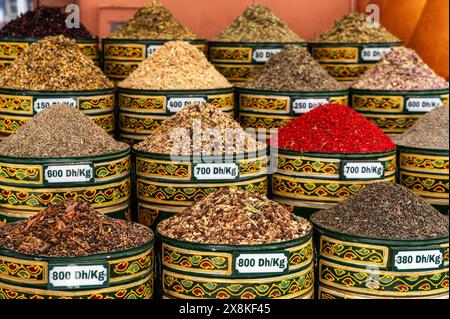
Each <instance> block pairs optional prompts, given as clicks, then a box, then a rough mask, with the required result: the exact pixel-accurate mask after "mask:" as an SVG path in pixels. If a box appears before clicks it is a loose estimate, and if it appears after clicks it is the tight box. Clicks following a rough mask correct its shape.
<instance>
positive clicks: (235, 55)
mask: <svg viewBox="0 0 450 319" xmlns="http://www.w3.org/2000/svg"><path fill="white" fill-rule="evenodd" d="M288 44H290V45H297V46H302V47H306V45H307V44H306V42H286V43H281V42H219V41H211V42H209V60H210V61H211V62H212V63H213V64H214V66H215V67H216V69H217V70H218V71H219V72H220V73H222V74H223V76H225V77H226V78H227V79H228V81H230V82H245V81H248V80H250V79H253V78H255V76H256V75H257V74H258V73H259V71H260V70H261V69H262V68H263V67H264V64H265V63H266V62H267V61H268V60H269V59H270V57H271V56H272V55H274V54H276V53H278V52H280V51H281V49H282V48H283V47H284V46H285V45H288Z"/></svg>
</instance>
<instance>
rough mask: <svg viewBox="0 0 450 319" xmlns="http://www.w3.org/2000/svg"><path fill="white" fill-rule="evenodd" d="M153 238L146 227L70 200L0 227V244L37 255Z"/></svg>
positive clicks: (101, 249)
mask: <svg viewBox="0 0 450 319" xmlns="http://www.w3.org/2000/svg"><path fill="white" fill-rule="evenodd" d="M152 239H153V233H152V231H151V230H150V229H148V228H147V227H145V226H143V225H140V224H136V223H131V222H128V221H123V220H118V219H114V218H110V217H108V216H106V215H104V214H101V213H99V212H97V211H95V210H94V209H92V207H90V206H89V204H88V203H85V202H81V201H78V200H73V199H68V200H65V201H64V202H61V203H58V204H53V205H50V206H48V207H47V208H46V209H44V210H43V211H41V212H39V213H38V214H36V215H34V216H32V217H30V218H28V219H25V220H21V221H18V222H14V223H10V224H6V225H4V226H3V227H0V247H3V248H7V249H11V250H14V251H18V252H21V253H25V254H30V255H38V256H55V257H56V256H67V257H68V256H85V255H91V254H97V253H107V252H108V253H109V252H115V251H120V250H124V249H128V248H133V247H138V246H141V245H143V244H146V243H148V242H149V241H151V240H152Z"/></svg>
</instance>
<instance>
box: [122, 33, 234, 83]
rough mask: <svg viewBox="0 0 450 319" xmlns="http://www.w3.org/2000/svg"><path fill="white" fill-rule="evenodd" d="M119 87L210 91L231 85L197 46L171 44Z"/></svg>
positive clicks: (185, 43)
mask: <svg viewBox="0 0 450 319" xmlns="http://www.w3.org/2000/svg"><path fill="white" fill-rule="evenodd" d="M118 86H119V87H123V88H129V89H142V90H207V89H218V88H229V87H231V84H230V83H229V82H228V80H227V79H226V78H225V77H224V76H223V75H222V74H220V73H219V71H217V70H216V69H215V68H214V66H213V65H212V64H211V63H209V62H208V60H207V59H206V57H205V55H204V54H203V53H202V52H200V51H199V50H198V49H197V48H196V47H194V46H193V45H190V44H189V43H187V42H182V41H170V42H167V43H165V44H164V45H163V46H162V47H161V48H159V49H158V50H157V51H156V52H155V53H153V54H152V55H150V56H149V57H148V58H147V59H146V60H145V61H144V62H142V63H141V64H140V65H139V67H138V68H137V69H136V70H134V71H133V72H132V73H131V74H130V75H129V76H128V77H127V78H126V79H125V80H123V81H122V82H120V83H119V84H118Z"/></svg>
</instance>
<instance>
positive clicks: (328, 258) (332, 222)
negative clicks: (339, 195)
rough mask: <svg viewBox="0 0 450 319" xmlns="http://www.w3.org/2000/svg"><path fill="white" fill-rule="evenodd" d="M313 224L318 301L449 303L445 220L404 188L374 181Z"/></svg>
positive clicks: (314, 218) (314, 219)
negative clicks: (420, 301) (446, 300)
mask: <svg viewBox="0 0 450 319" xmlns="http://www.w3.org/2000/svg"><path fill="white" fill-rule="evenodd" d="M311 221H312V223H313V224H314V232H315V234H317V235H318V238H317V239H318V240H317V243H319V247H317V248H318V254H319V256H318V279H319V298H322V299H341V298H346V299H373V298H377V299H380V298H381V299H388V298H389V299H390V298H405V299H414V298H433V299H448V297H449V291H448V263H449V260H448V249H449V241H448V236H449V232H448V216H444V215H442V214H440V213H439V211H437V210H436V209H434V208H433V207H432V206H431V205H429V204H428V203H427V202H426V201H425V200H424V199H422V198H421V197H419V196H417V195H415V194H414V193H412V192H411V191H410V190H408V189H407V188H406V187H404V186H401V185H398V184H394V183H375V184H373V185H371V186H370V187H368V188H366V189H364V190H362V191H361V192H359V193H358V194H356V195H354V196H352V197H350V198H349V199H348V200H346V201H343V202H342V203H340V204H338V205H336V206H335V207H334V208H332V209H329V210H322V211H319V212H317V213H314V214H313V215H312V216H311Z"/></svg>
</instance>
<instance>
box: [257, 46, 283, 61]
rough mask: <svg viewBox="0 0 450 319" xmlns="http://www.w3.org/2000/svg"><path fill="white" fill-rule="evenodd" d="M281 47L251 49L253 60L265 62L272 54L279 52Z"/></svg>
mask: <svg viewBox="0 0 450 319" xmlns="http://www.w3.org/2000/svg"><path fill="white" fill-rule="evenodd" d="M280 51H281V49H256V50H255V51H253V60H255V62H267V61H268V60H269V59H270V58H271V57H272V55H274V54H277V53H278V52H280Z"/></svg>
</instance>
